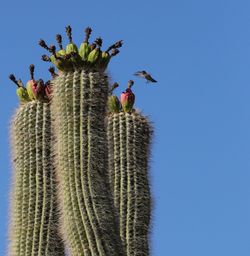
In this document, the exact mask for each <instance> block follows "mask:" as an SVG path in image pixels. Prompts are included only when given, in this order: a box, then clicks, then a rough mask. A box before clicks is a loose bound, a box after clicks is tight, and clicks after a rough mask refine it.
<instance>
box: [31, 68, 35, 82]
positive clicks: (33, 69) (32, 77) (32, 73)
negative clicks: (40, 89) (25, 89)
mask: <svg viewBox="0 0 250 256" xmlns="http://www.w3.org/2000/svg"><path fill="white" fill-rule="evenodd" d="M34 71H35V65H34V64H30V77H31V79H32V80H33V79H34Z"/></svg>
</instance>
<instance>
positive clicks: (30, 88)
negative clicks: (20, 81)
mask: <svg viewBox="0 0 250 256" xmlns="http://www.w3.org/2000/svg"><path fill="white" fill-rule="evenodd" d="M34 70H35V66H34V65H33V64H31V65H30V80H29V81H28V82H27V83H26V89H27V93H28V95H29V98H30V100H34V99H35V95H34V92H33V87H34V86H35V85H36V80H35V79H34Z"/></svg>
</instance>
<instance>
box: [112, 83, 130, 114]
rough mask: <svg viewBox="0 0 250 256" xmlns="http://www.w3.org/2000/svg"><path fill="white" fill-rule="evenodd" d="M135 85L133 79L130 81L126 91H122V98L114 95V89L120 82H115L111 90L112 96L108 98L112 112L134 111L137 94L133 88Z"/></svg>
mask: <svg viewBox="0 0 250 256" xmlns="http://www.w3.org/2000/svg"><path fill="white" fill-rule="evenodd" d="M133 85H134V81H133V80H129V81H128V86H127V89H126V90H125V92H122V94H121V97H120V100H119V99H118V97H117V96H115V95H112V94H113V91H114V90H115V89H116V88H117V87H118V86H119V84H118V83H114V84H113V85H112V86H111V88H110V90H109V93H110V96H109V99H108V110H109V113H110V114H114V113H120V112H128V113H131V112H134V111H135V110H134V108H133V106H134V103H135V95H134V93H133V92H132V90H131V88H132V86H133Z"/></svg>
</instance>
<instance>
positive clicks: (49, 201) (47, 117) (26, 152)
mask: <svg viewBox="0 0 250 256" xmlns="http://www.w3.org/2000/svg"><path fill="white" fill-rule="evenodd" d="M51 129H52V127H51V113H50V107H49V104H47V103H42V102H39V101H32V102H29V103H27V104H25V105H23V106H21V107H20V108H19V109H18V110H17V112H16V114H15V116H14V119H13V125H12V142H13V147H14V149H13V158H14V167H15V176H14V187H13V192H12V193H13V200H12V205H11V208H12V219H11V224H10V225H11V226H10V231H9V232H10V245H9V255H11V256H17V255H26V256H28V255H30V256H35V255H39V256H42V255H46V256H56V255H57V256H63V255H64V245H63V242H62V240H61V238H60V236H59V233H58V210H57V200H56V181H55V169H54V162H53V156H52V145H53V142H52V140H51Z"/></svg>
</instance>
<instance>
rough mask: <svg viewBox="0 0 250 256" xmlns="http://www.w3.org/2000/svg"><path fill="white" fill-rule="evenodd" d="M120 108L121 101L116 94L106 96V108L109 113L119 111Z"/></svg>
mask: <svg viewBox="0 0 250 256" xmlns="http://www.w3.org/2000/svg"><path fill="white" fill-rule="evenodd" d="M120 109H121V103H120V101H119V99H118V98H117V96H115V95H111V96H109V98H108V110H109V112H110V113H119V112H120Z"/></svg>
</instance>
